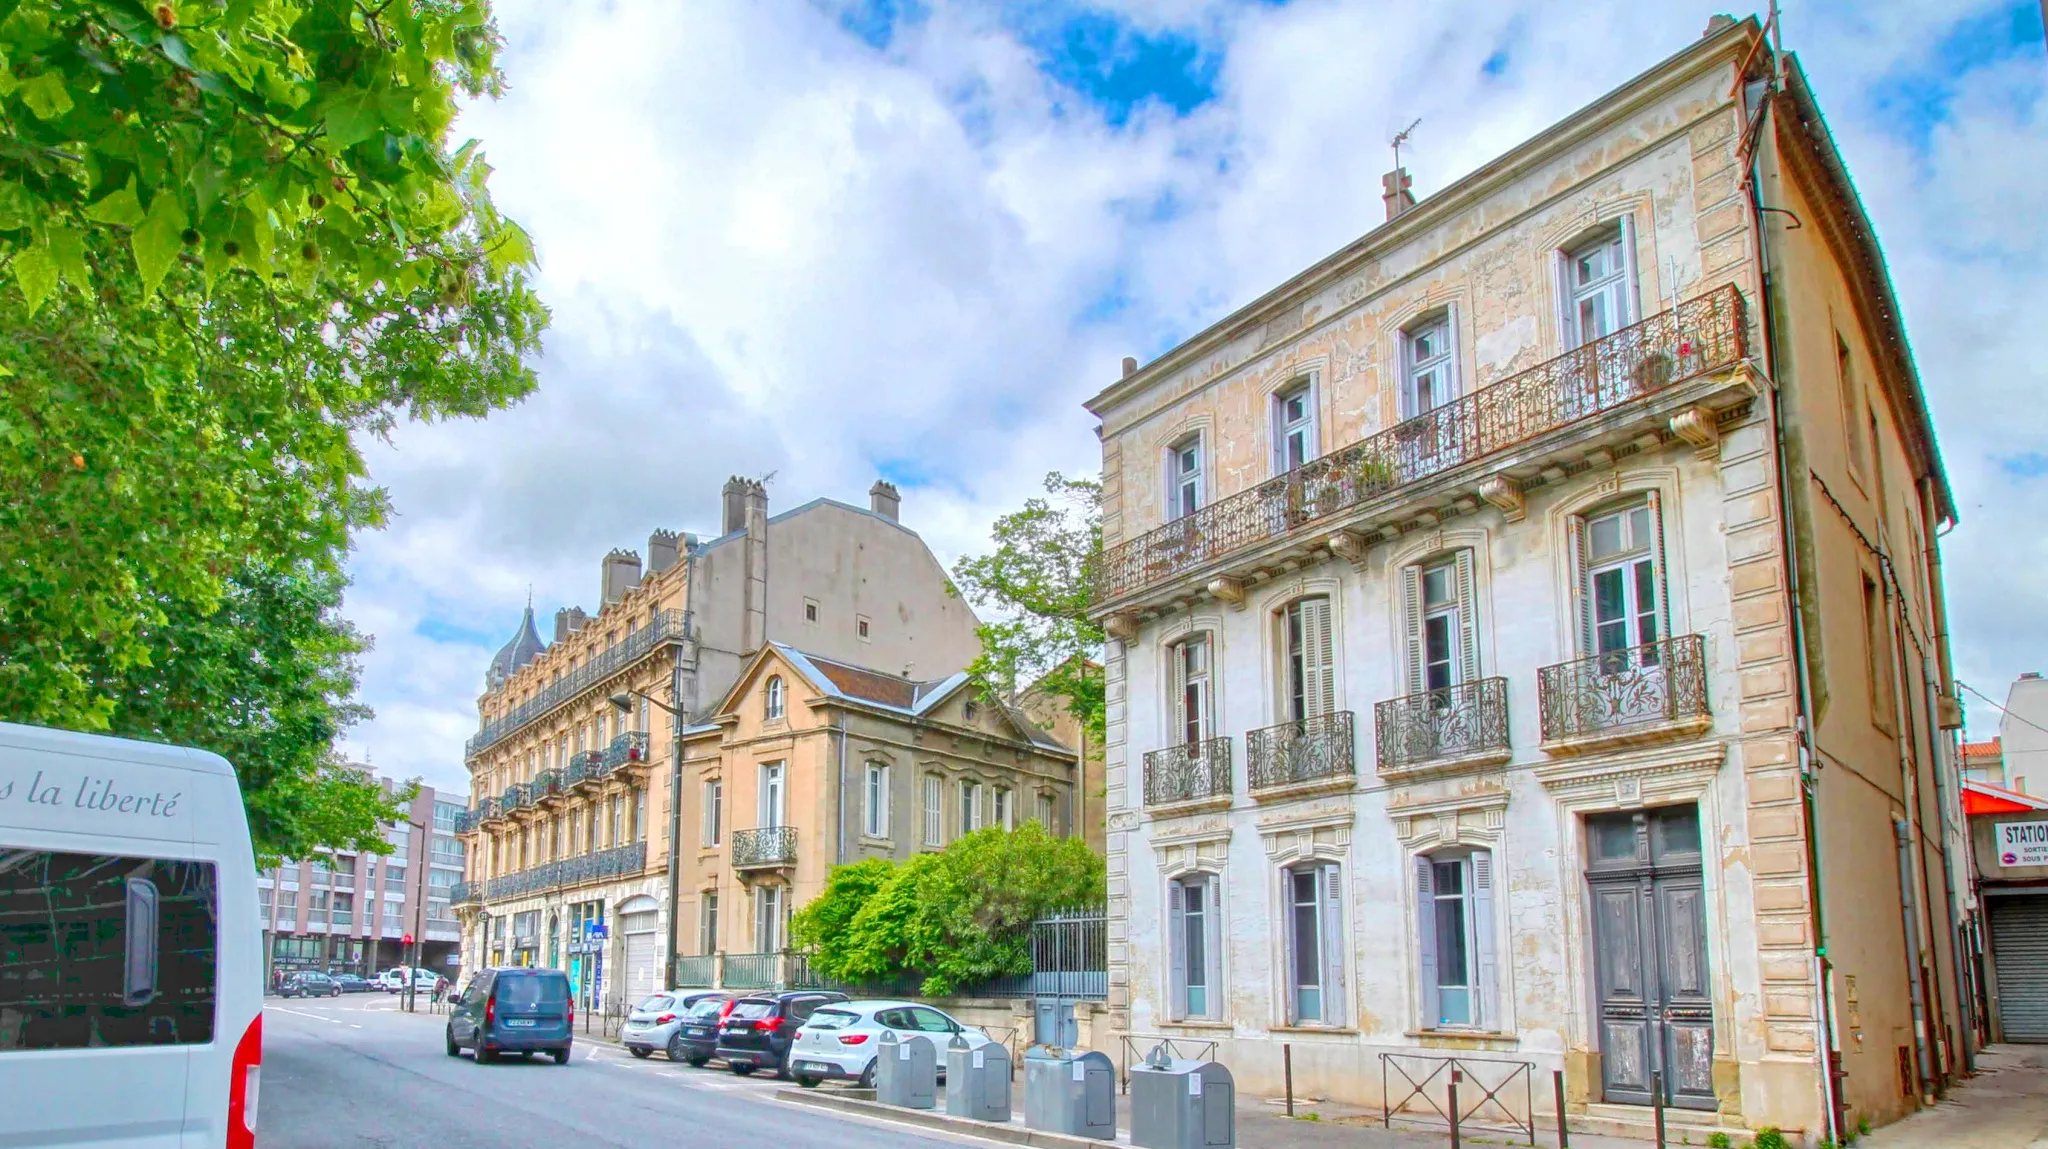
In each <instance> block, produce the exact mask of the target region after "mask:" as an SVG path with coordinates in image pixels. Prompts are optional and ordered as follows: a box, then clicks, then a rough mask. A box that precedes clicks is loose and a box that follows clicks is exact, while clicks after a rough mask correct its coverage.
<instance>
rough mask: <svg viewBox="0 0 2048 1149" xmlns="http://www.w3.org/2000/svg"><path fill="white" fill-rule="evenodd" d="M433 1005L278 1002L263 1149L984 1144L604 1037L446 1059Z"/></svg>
mask: <svg viewBox="0 0 2048 1149" xmlns="http://www.w3.org/2000/svg"><path fill="white" fill-rule="evenodd" d="M424 1005H425V1003H424V1002H422V1012H420V1013H416V1014H406V1013H401V1012H399V1011H398V1009H397V999H396V998H395V997H391V996H388V995H385V994H381V993H371V994H351V995H348V996H345V997H340V998H333V999H323V1000H320V1001H304V1000H292V1001H284V1000H280V999H278V998H270V999H268V1000H267V1001H266V1003H265V1008H264V1010H263V1078H262V1080H263V1093H262V1099H261V1103H260V1106H259V1109H258V1112H257V1143H258V1144H259V1145H260V1146H262V1149H415V1147H417V1149H526V1147H528V1146H532V1147H536V1149H539V1147H546V1149H560V1147H562V1146H565V1145H570V1146H576V1147H578V1149H585V1147H600V1146H614V1145H616V1146H632V1147H633V1149H652V1147H655V1146H668V1145H676V1144H684V1145H691V1146H728V1145H730V1146H748V1147H752V1146H760V1145H764V1144H772V1145H774V1146H775V1147H776V1149H827V1147H830V1149H850V1147H852V1146H863V1147H864V1146H871V1145H880V1146H891V1147H896V1146H901V1147H904V1149H912V1147H920V1149H921V1147H933V1149H937V1147H940V1146H954V1145H960V1144H980V1145H986V1144H988V1143H987V1142H983V1141H978V1140H968V1139H958V1140H955V1139H952V1138H944V1137H935V1136H933V1135H932V1134H930V1133H929V1132H926V1131H923V1130H916V1131H913V1130H909V1129H906V1128H904V1127H901V1126H892V1125H888V1124H883V1123H878V1122H868V1121H863V1120H860V1119H857V1118H850V1117H843V1116H840V1115H837V1114H833V1113H828V1112H821V1111H818V1110H812V1109H805V1108H802V1107H800V1106H796V1105H791V1104H789V1103H787V1102H780V1101H776V1100H774V1099H773V1095H774V1092H775V1090H776V1089H778V1088H787V1085H786V1083H785V1084H781V1085H778V1084H777V1083H775V1082H773V1081H769V1080H762V1079H753V1078H750V1079H742V1078H738V1077H735V1076H733V1075H732V1074H731V1073H728V1072H725V1071H724V1070H721V1069H718V1068H716V1067H712V1068H707V1069H692V1068H690V1067H689V1066H687V1065H671V1064H669V1063H668V1062H666V1061H664V1060H663V1059H662V1058H661V1056H660V1055H658V1054H657V1055H656V1056H655V1057H653V1058H651V1059H649V1060H646V1061H636V1060H635V1059H633V1058H632V1057H630V1056H628V1055H627V1054H626V1053H625V1051H624V1050H621V1049H619V1048H618V1047H616V1046H613V1045H611V1044H609V1043H606V1042H600V1041H596V1040H591V1041H581V1042H579V1043H578V1044H577V1047H576V1053H575V1056H574V1057H573V1058H572V1059H571V1060H570V1063H569V1065H568V1066H566V1067H564V1066H559V1065H556V1064H555V1063H554V1062H553V1061H552V1060H551V1059H536V1060H533V1061H519V1060H516V1059H515V1060H509V1061H500V1062H498V1063H496V1064H493V1065H478V1064H476V1063H475V1062H474V1061H473V1060H471V1059H470V1058H469V1057H468V1056H467V1055H465V1056H463V1057H460V1058H454V1057H449V1056H447V1055H446V1053H445V1052H444V1051H443V1048H442V1025H443V1021H444V1019H443V1018H441V1017H439V1016H436V1015H434V1014H430V1013H427V1012H425V1011H424ZM757 1078H758V1075H757ZM827 1088H829V1086H828V1087H827Z"/></svg>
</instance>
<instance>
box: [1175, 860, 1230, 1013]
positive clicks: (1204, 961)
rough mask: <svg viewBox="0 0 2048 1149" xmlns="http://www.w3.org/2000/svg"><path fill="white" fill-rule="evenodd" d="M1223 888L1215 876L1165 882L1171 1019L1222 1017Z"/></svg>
mask: <svg viewBox="0 0 2048 1149" xmlns="http://www.w3.org/2000/svg"><path fill="white" fill-rule="evenodd" d="M1222 889H1223V886H1222V883H1221V882H1219V881H1217V879H1216V875H1214V874H1188V875H1185V876H1183V877H1179V878H1175V879H1173V880H1172V881H1170V882H1168V883H1167V884H1166V912H1167V924H1168V937H1167V949H1168V951H1169V953H1170V954H1171V957H1172V965H1173V973H1172V976H1173V986H1172V996H1171V998H1170V999H1169V1005H1168V1008H1169V1012H1170V1015H1171V1016H1172V1018H1173V1019H1174V1020H1176V1021H1181V1020H1186V1019H1188V1018H1200V1017H1211V1018H1213V1017H1221V1016H1222V1012H1221V1007H1222V1004H1223V1001H1222V997H1223V992H1222V991H1223V968H1222V953H1223V933H1222V921H1221V918H1222V914H1221V913H1220V912H1219V910H1220V907H1219V905H1218V898H1219V896H1220V894H1221V891H1222Z"/></svg>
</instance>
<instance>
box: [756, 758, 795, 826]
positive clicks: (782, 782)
mask: <svg viewBox="0 0 2048 1149" xmlns="http://www.w3.org/2000/svg"><path fill="white" fill-rule="evenodd" d="M754 798H755V814H756V815H757V820H756V821H755V823H754V825H755V827H756V828H757V829H762V830H774V829H780V828H781V827H783V826H786V825H788V824H789V822H788V817H789V763H788V762H786V761H784V760H783V759H780V758H778V759H776V760H775V761H773V762H763V763H761V765H760V774H759V784H758V786H757V787H756V788H755V791H754Z"/></svg>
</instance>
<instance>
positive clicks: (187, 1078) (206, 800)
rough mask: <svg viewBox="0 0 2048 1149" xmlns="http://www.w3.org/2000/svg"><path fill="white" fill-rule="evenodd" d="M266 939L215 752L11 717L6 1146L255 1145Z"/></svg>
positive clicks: (1, 807)
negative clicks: (75, 731)
mask: <svg viewBox="0 0 2048 1149" xmlns="http://www.w3.org/2000/svg"><path fill="white" fill-rule="evenodd" d="M262 1014H263V963H262V935H261V932H260V930H259V927H258V924H257V921H256V862H255V858H254V857H253V855H252V854H251V851H250V847H249V823H248V819H247V817H246V816H245V815H244V813H243V811H242V794H241V788H240V786H238V785H237V784H236V782H235V773H234V770H233V768H232V767H230V766H229V765H228V764H227V762H226V761H224V760H223V759H221V758H220V757H219V756H217V755H214V754H208V753H205V752H204V751H199V750H188V749H181V748H178V747H174V746H158V745H154V744H151V743H146V742H130V741H127V740H125V739H120V738H104V737H99V736H96V735H91V734H72V733H67V732H63V731H56V730H44V729H41V728H38V727H33V726H17V725H13V724H11V723H4V722H0V1144H7V1145H43V1144H62V1145H68V1146H79V1147H107V1149H111V1147H114V1146H119V1147H121V1149H154V1147H157V1146H162V1147H165V1149H173V1147H180V1146H185V1147H189V1146H197V1145H206V1146H223V1147H225V1149H253V1146H254V1145H255V1143H256V1133H255V1130H256V1101H257V1087H258V1086H257V1081H258V1077H257V1075H258V1066H259V1065H260V1064H261V1062H262V1058H263V1016H262Z"/></svg>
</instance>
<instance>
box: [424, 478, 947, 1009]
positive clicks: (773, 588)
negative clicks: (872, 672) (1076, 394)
mask: <svg viewBox="0 0 2048 1149" xmlns="http://www.w3.org/2000/svg"><path fill="white" fill-rule="evenodd" d="M869 495H870V500H871V501H870V506H868V507H866V508H862V507H855V506H851V505H848V504H845V503H840V502H836V501H833V500H830V499H816V500H813V501H811V502H809V503H806V504H804V505H802V506H799V507H797V508H795V509H794V510H790V511H786V512H783V513H781V514H778V515H773V516H771V515H769V514H768V495H767V490H766V488H765V487H764V486H763V485H762V484H761V483H758V482H754V481H750V480H745V479H734V480H732V481H730V482H728V483H727V484H726V487H725V491H724V508H723V517H724V523H723V526H724V533H722V534H721V535H720V536H719V537H717V538H714V539H708V540H699V539H697V538H696V537H694V536H690V535H685V534H678V533H676V532H673V531H656V532H655V533H654V534H653V535H652V536H651V537H650V538H649V539H648V545H647V551H648V554H647V558H646V560H645V561H644V563H643V560H642V559H641V557H640V555H638V554H637V553H635V552H632V551H624V550H618V551H613V552H611V553H610V554H609V555H607V556H606V557H605V559H604V562H603V565H602V569H601V582H600V591H601V599H600V605H599V608H598V610H597V611H596V613H594V614H591V613H587V612H585V611H584V610H582V609H581V608H578V607H568V608H564V609H563V610H561V611H559V612H557V614H556V616H555V626H554V635H553V641H552V642H546V641H543V640H542V639H541V637H540V635H539V633H538V628H537V627H536V625H535V621H534V618H533V612H532V608H531V607H529V608H528V610H527V613H526V617H525V618H523V619H522V620H521V623H520V626H519V628H518V630H517V631H516V632H515V634H514V636H513V638H512V639H511V640H510V641H509V642H508V643H507V644H506V646H505V648H504V649H503V650H502V651H500V652H499V654H498V656H497V657H496V658H495V659H493V661H492V664H491V666H490V668H489V670H488V672H487V674H486V683H485V685H486V690H485V692H484V694H483V695H482V697H481V698H479V700H478V704H477V709H478V714H479V718H480V726H479V730H478V732H477V733H476V734H475V735H474V736H472V737H471V738H470V739H469V742H468V745H467V747H466V757H467V766H468V768H469V771H470V775H471V779H472V795H473V796H472V800H471V805H470V809H469V811H468V814H467V815H466V817H465V819H464V826H465V829H466V830H467V832H468V833H469V834H470V842H471V848H470V869H469V877H468V880H467V881H466V882H465V883H464V884H463V886H462V887H461V889H460V890H459V891H458V894H459V896H458V897H456V898H455V906H456V909H457V912H458V913H459V914H460V915H461V916H462V919H463V925H464V930H463V933H464V937H463V963H462V964H463V968H464V969H465V970H466V971H467V970H475V969H478V968H482V967H483V966H485V965H544V966H551V967H557V968H561V969H565V970H568V971H569V972H570V974H571V975H572V980H573V981H574V983H575V985H576V989H577V993H578V995H579V997H581V998H582V1000H584V1001H585V1002H586V1003H588V1004H590V1005H594V1006H606V1005H615V1004H617V1003H619V1002H622V1001H627V1000H631V999H633V998H634V997H636V996H638V995H639V994H641V993H643V992H645V991H647V990H650V989H652V988H654V987H655V986H657V985H658V984H660V983H661V982H662V981H663V980H664V977H665V976H666V974H667V971H669V970H670V962H671V959H672V958H673V957H674V956H677V953H676V952H673V951H672V950H671V948H670V945H669V938H670V936H671V932H670V931H671V923H670V901H669V888H670V882H669V873H668V858H669V850H668V843H669V837H670V833H671V827H672V826H673V825H674V824H675V822H674V819H675V818H681V819H684V820H685V821H688V820H690V819H692V818H694V817H695V816H696V813H695V812H694V811H693V810H691V809H690V808H689V807H688V802H689V801H690V798H689V793H690V792H688V791H686V792H685V805H684V807H683V808H682V809H680V810H679V811H672V807H671V805H670V801H669V799H670V794H671V789H672V787H671V782H670V780H671V778H672V774H671V772H670V763H671V761H672V756H673V754H674V750H675V747H676V745H677V735H676V730H677V729H678V726H679V725H688V724H694V723H695V721H696V719H697V718H698V717H699V716H700V715H701V713H702V711H703V709H704V707H705V706H706V705H707V704H708V705H712V706H715V705H717V704H718V703H719V702H720V701H722V699H723V698H724V696H725V693H726V691H727V690H728V689H729V688H730V687H731V685H732V683H733V681H734V680H735V679H736V678H737V676H738V675H739V673H740V671H741V669H742V668H743V667H744V666H745V665H746V664H747V663H748V662H749V661H750V660H751V659H752V658H753V657H754V656H755V655H756V654H757V653H758V652H759V651H761V650H762V649H763V648H764V647H765V646H766V645H767V644H768V643H769V642H770V641H771V638H781V637H785V636H786V637H787V638H789V639H791V640H794V641H799V642H801V643H803V645H804V646H805V647H806V648H808V649H812V650H816V651H819V652H820V653H821V654H823V655H826V656H828V657H833V658H841V659H846V660H849V661H854V660H858V661H861V662H864V663H867V664H870V665H877V666H883V667H888V668H891V670H892V671H895V672H901V673H909V672H910V671H911V670H912V668H922V669H923V670H924V671H926V672H928V673H939V674H944V673H950V672H953V671H956V670H958V669H960V668H961V667H964V666H966V665H967V664H968V663H969V662H971V661H972V660H973V659H974V657H975V655H976V654H977V653H978V652H979V649H980V646H979V640H978V638H977V636H976V633H975V630H976V626H977V622H976V619H975V617H974V614H973V612H972V611H971V610H969V609H968V608H967V606H966V604H965V603H963V602H962V601H960V599H959V598H958V596H956V595H954V594H952V593H951V591H950V590H949V589H948V583H947V579H946V573H945V571H944V569H943V568H941V567H940V565H939V563H938V561H937V560H936V559H935V558H934V557H933V556H932V553H931V551H930V550H929V549H928V548H927V547H926V546H925V544H924V542H923V540H922V539H920V538H919V537H918V536H917V534H916V533H915V532H913V531H911V530H909V529H907V528H905V527H904V526H903V525H902V524H901V523H900V522H899V521H898V520H897V512H898V509H899V506H900V498H899V496H898V495H897V492H896V489H895V487H893V486H891V485H890V484H888V483H881V482H878V483H876V484H875V486H874V488H873V489H872V490H871V491H870V492H869ZM622 693H623V694H625V695H627V697H629V698H631V699H633V700H634V701H633V704H632V705H631V707H630V708H629V709H627V710H623V711H622V710H620V709H619V708H617V707H616V706H614V705H613V704H612V703H611V701H610V699H611V698H612V697H613V696H614V695H618V694H622ZM656 701H658V702H659V703H661V704H662V706H657V705H655V704H654V703H655V702H656ZM663 706H665V707H672V708H674V709H676V710H678V711H680V712H681V714H682V715H683V720H682V723H680V724H679V723H678V722H677V721H676V720H675V719H673V718H671V717H670V716H669V714H668V713H667V711H666V710H664V709H663ZM679 949H680V947H679Z"/></svg>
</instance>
